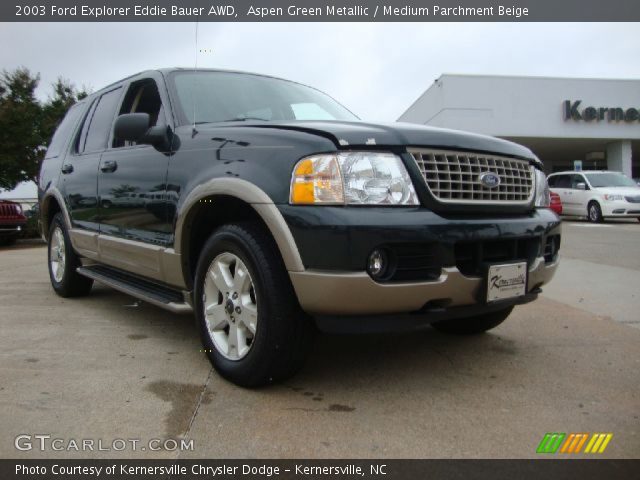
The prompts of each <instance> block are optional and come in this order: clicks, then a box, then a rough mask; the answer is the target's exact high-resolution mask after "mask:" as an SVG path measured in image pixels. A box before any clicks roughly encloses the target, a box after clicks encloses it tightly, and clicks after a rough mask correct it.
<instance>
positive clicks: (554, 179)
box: [547, 177, 558, 187]
mask: <svg viewBox="0 0 640 480" xmlns="http://www.w3.org/2000/svg"><path fill="white" fill-rule="evenodd" d="M547 182H548V183H549V186H550V187H557V186H558V185H556V184H557V183H558V177H549V178H547Z"/></svg>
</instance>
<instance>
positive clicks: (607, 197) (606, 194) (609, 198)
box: [604, 193, 624, 202]
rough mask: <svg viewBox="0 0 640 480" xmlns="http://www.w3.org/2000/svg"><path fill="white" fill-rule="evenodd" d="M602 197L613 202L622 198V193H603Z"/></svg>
mask: <svg viewBox="0 0 640 480" xmlns="http://www.w3.org/2000/svg"><path fill="white" fill-rule="evenodd" d="M604 199H605V200H608V201H609V202H614V201H616V200H624V195H609V194H608V193H605V194H604Z"/></svg>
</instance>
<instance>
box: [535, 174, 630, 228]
mask: <svg viewBox="0 0 640 480" xmlns="http://www.w3.org/2000/svg"><path fill="white" fill-rule="evenodd" d="M548 182H549V188H550V189H551V191H552V192H555V193H557V194H558V195H560V199H561V200H562V214H563V215H576V216H581V217H584V216H586V217H587V218H588V219H589V221H591V222H601V221H602V220H603V219H605V218H626V217H635V218H637V219H638V220H640V187H638V185H637V184H636V182H634V181H633V180H631V179H630V178H629V177H627V176H626V175H624V174H622V173H620V172H608V171H588V172H574V171H571V172H558V173H553V174H551V175H549V177H548Z"/></svg>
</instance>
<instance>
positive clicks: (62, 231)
mask: <svg viewBox="0 0 640 480" xmlns="http://www.w3.org/2000/svg"><path fill="white" fill-rule="evenodd" d="M48 247H49V248H48V250H49V257H48V258H49V278H50V279H51V286H52V287H53V289H54V290H55V292H56V293H57V294H58V295H60V296H61V297H79V296H82V295H87V294H88V293H89V292H90V291H91V287H92V285H93V280H91V279H90V278H87V277H83V276H82V275H80V274H79V273H78V272H77V271H76V269H77V268H78V267H79V266H80V258H79V257H78V255H76V253H75V252H74V251H73V247H72V246H71V241H70V240H69V233H68V232H67V227H66V226H65V223H64V218H63V217H62V214H61V213H57V214H56V215H55V217H53V220H52V221H51V228H50V229H49V245H48Z"/></svg>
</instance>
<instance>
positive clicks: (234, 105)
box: [171, 71, 358, 124]
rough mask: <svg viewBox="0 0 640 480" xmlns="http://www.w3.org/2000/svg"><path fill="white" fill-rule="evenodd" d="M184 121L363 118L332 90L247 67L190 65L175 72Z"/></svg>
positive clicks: (175, 85) (174, 79)
mask: <svg viewBox="0 0 640 480" xmlns="http://www.w3.org/2000/svg"><path fill="white" fill-rule="evenodd" d="M171 78H172V82H173V86H174V87H175V91H176V93H177V97H178V101H179V103H180V110H181V113H182V115H181V116H182V121H183V122H184V124H192V123H210V122H228V121H241V120H264V121H270V120H358V118H357V117H356V116H355V115H353V114H352V113H351V112H350V111H349V110H347V109H346V108H344V107H343V106H342V105H340V104H339V103H338V102H336V101H335V100H333V99H332V98H331V97H329V96H328V95H325V94H324V93H322V92H319V91H318V90H315V89H313V88H310V87H306V86H304V85H300V84H298V83H294V82H289V81H286V80H279V79H275V78H269V77H262V76H260V75H251V74H246V73H232V72H207V71H199V72H196V71H186V72H175V73H174V74H173V75H172V76H171Z"/></svg>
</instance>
